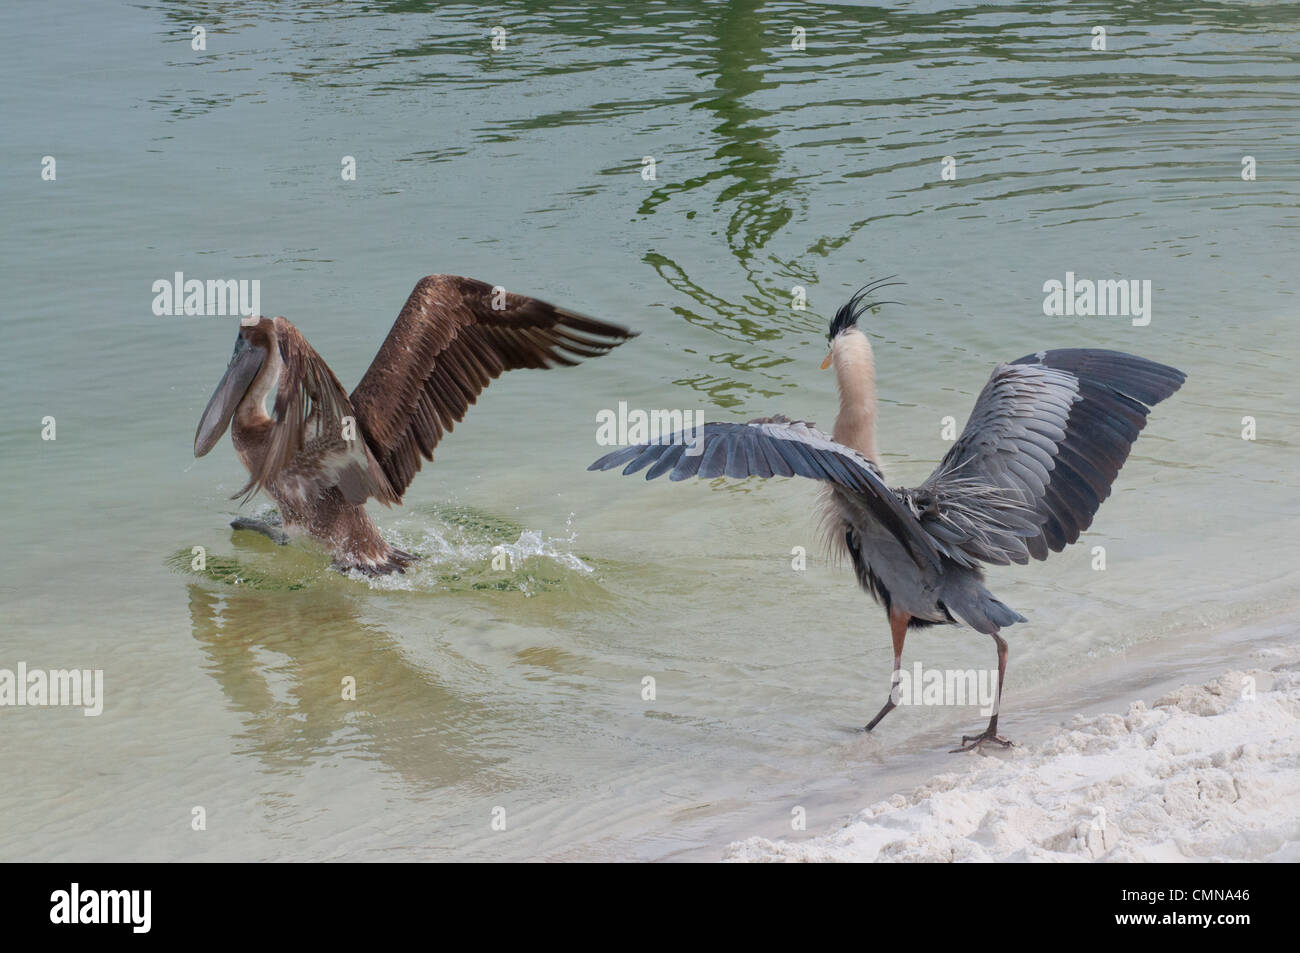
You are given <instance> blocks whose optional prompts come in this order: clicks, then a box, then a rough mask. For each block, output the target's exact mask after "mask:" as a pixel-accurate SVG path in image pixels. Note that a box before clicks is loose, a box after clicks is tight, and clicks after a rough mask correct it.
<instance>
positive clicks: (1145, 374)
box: [903, 348, 1186, 565]
mask: <svg viewBox="0 0 1300 953" xmlns="http://www.w3.org/2000/svg"><path fill="white" fill-rule="evenodd" d="M1185 379H1186V375H1185V374H1183V372H1182V371H1179V370H1176V369H1175V368H1172V367H1167V366H1165V365H1164V364H1157V363H1156V362H1155V361H1148V360H1146V359H1145V358H1141V357H1134V356H1132V355H1131V354H1123V353H1120V352H1119V351H1105V350H1096V349H1088V348H1071V349H1065V350H1057V351H1039V352H1038V353H1037V354H1030V355H1027V356H1026V357H1022V358H1020V360H1018V361H1015V362H1013V363H1011V364H1000V365H998V367H997V368H995V369H994V371H993V376H992V377H991V378H990V379H989V382H988V383H987V384H986V385H985V386H984V390H983V391H982V392H981V393H980V395H979V398H978V399H977V400H976V401H975V407H974V409H973V410H971V415H970V419H969V420H968V421H967V422H966V428H965V429H964V430H963V431H962V433H961V436H960V437H958V438H957V442H956V443H954V444H953V445H952V448H951V449H950V450H949V451H948V453H947V454H946V455H945V456H944V458H943V460H942V461H941V462H940V463H939V466H938V468H937V469H936V470H935V471H934V473H933V474H931V475H930V477H929V479H927V480H926V481H925V483H923V484H921V486H919V487H917V488H916V489H914V490H907V491H903V493H904V495H905V496H906V497H908V498H909V499H910V501H911V504H912V507H913V508H914V509H915V510H916V511H917V512H918V513H919V514H920V518H921V525H922V526H923V527H924V528H925V530H926V531H927V532H929V533H930V535H932V536H933V537H934V538H935V540H936V542H937V543H938V544H939V545H940V547H941V548H942V549H943V551H944V552H945V553H946V554H947V555H949V556H950V557H952V558H953V559H955V560H957V561H958V562H960V563H962V564H964V565H972V564H973V560H982V561H984V562H989V563H996V564H999V565H1004V564H1006V563H1008V562H1017V563H1025V562H1028V561H1029V557H1030V556H1033V557H1034V558H1035V559H1046V558H1047V553H1048V550H1049V549H1050V550H1053V551H1055V552H1058V553H1059V552H1060V551H1061V550H1062V549H1064V548H1065V547H1066V545H1068V544H1069V543H1073V542H1075V541H1076V540H1077V539H1078V538H1079V534H1080V533H1081V532H1082V531H1083V530H1085V529H1087V528H1088V526H1089V525H1091V523H1092V518H1093V516H1094V515H1095V514H1096V512H1097V508H1098V507H1099V506H1101V501H1102V500H1104V499H1106V497H1107V496H1109V495H1110V487H1111V483H1112V482H1114V480H1115V477H1116V475H1117V474H1118V473H1119V470H1120V467H1122V466H1123V465H1124V461H1125V460H1126V459H1127V458H1128V453H1129V449H1130V448H1131V447H1132V446H1133V441H1134V440H1136V439H1137V435H1138V432H1139V431H1140V430H1141V429H1142V428H1143V427H1144V426H1145V425H1146V419H1147V414H1148V413H1149V412H1150V410H1151V407H1153V406H1154V405H1156V404H1158V403H1159V402H1160V401H1162V400H1164V399H1165V398H1166V397H1168V396H1169V395H1170V394H1172V393H1174V391H1176V390H1178V388H1179V387H1180V386H1182V383H1183V381H1184V380H1185Z"/></svg>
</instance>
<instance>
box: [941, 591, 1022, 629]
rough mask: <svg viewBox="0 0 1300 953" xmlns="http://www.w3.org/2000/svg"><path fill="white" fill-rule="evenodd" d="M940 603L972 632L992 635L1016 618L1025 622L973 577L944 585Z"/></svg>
mask: <svg viewBox="0 0 1300 953" xmlns="http://www.w3.org/2000/svg"><path fill="white" fill-rule="evenodd" d="M943 604H944V605H945V606H946V607H947V609H948V611H949V612H951V613H952V614H953V615H955V616H956V617H957V618H959V619H961V621H962V622H965V623H966V624H967V625H968V626H970V627H971V628H972V629H974V630H975V631H976V632H983V633H984V634H985V635H993V634H995V633H996V632H997V631H998V630H999V629H1001V628H1004V627H1006V626H1008V625H1015V624H1016V623H1017V622H1028V621H1029V620H1028V619H1026V618H1025V617H1024V616H1022V615H1021V614H1020V613H1019V612H1017V611H1016V610H1015V609H1013V608H1011V607H1010V606H1009V605H1007V604H1006V603H1005V602H1003V601H1001V600H1000V599H997V598H995V597H994V595H993V593H991V592H989V591H988V590H987V589H985V588H984V586H983V585H981V584H980V583H979V582H978V581H977V580H975V579H973V578H965V579H961V580H959V581H956V585H949V586H945V587H944V592H943Z"/></svg>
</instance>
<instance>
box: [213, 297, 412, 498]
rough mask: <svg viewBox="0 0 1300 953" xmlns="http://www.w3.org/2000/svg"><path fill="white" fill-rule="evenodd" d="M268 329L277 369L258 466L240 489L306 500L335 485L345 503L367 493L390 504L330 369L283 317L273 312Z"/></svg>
mask: <svg viewBox="0 0 1300 953" xmlns="http://www.w3.org/2000/svg"><path fill="white" fill-rule="evenodd" d="M275 332H276V342H277V344H276V346H277V347H278V348H279V349H280V359H281V360H282V361H283V363H284V367H283V369H282V370H281V371H280V380H279V385H278V387H277V389H276V396H275V409H274V412H273V414H272V417H273V423H272V426H271V433H270V437H269V439H268V441H267V444H266V453H265V455H264V456H263V458H262V464H261V466H260V467H259V468H258V470H257V472H256V473H254V474H253V475H252V476H251V478H250V479H249V481H248V483H247V484H246V485H245V486H244V487H243V489H242V490H240V493H241V494H246V496H252V494H253V493H254V492H256V491H257V490H259V489H266V488H267V487H268V486H270V484H271V483H278V484H279V488H280V489H281V491H282V492H284V493H287V494H288V495H290V496H295V495H296V496H299V497H302V498H304V499H309V498H314V497H316V496H319V494H320V493H321V491H323V490H324V489H327V488H328V487H331V486H337V487H338V488H339V490H340V491H341V492H342V493H343V496H344V497H345V498H346V499H347V501H348V502H349V503H364V502H365V501H366V500H367V499H368V498H369V497H372V496H373V497H375V498H376V499H378V500H380V501H381V502H384V503H395V502H398V496H397V494H396V493H394V492H393V488H392V486H391V485H390V484H389V481H388V478H387V477H386V476H385V475H384V472H383V471H382V470H381V469H380V468H379V466H378V465H377V463H376V462H375V460H374V458H373V457H372V456H371V455H370V452H369V450H368V448H367V447H366V443H365V440H364V438H363V437H362V436H361V434H360V433H359V432H358V431H357V428H356V424H355V420H356V413H355V411H354V410H353V406H352V403H351V402H350V401H349V400H348V394H347V391H345V390H344V389H343V385H342V384H340V383H339V379H338V378H337V377H335V376H334V372H333V371H331V370H330V369H329V366H328V365H327V364H326V363H325V361H324V360H322V359H321V356H320V355H319V354H317V353H316V350H315V348H313V347H312V346H311V345H310V344H308V343H307V339H306V338H304V337H303V336H302V334H301V333H300V332H299V331H298V329H297V328H295V327H294V326H293V325H292V324H290V323H289V322H288V321H287V320H285V319H284V318H276V319H275ZM349 418H350V419H351V420H352V421H353V423H352V425H351V426H350V427H349V426H348V419H349ZM236 495H239V494H236Z"/></svg>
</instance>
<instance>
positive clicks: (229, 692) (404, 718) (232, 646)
mask: <svg viewBox="0 0 1300 953" xmlns="http://www.w3.org/2000/svg"><path fill="white" fill-rule="evenodd" d="M187 588H188V592H189V608H190V620H191V625H192V628H193V634H194V638H195V639H196V640H197V641H198V642H199V643H200V644H201V645H202V646H203V651H204V654H205V655H206V656H207V660H208V663H207V665H206V666H205V671H207V673H208V674H209V675H211V676H212V677H213V678H214V679H215V680H216V681H217V683H218V684H219V685H220V686H221V690H222V692H223V693H224V694H225V695H226V697H227V698H228V699H229V700H230V705H231V708H232V709H233V710H234V711H235V712H236V713H238V714H239V716H240V718H241V720H242V721H243V723H244V733H243V735H242V736H241V737H240V741H241V742H242V746H241V751H242V752H243V753H246V754H251V755H254V756H255V757H256V758H258V760H259V761H261V762H262V763H263V764H264V765H265V766H266V767H267V768H268V769H269V770H272V771H275V772H283V771H286V770H290V769H296V768H301V767H304V766H306V765H309V764H311V763H313V762H316V761H320V760H325V759H328V758H332V757H336V756H339V755H341V754H342V755H345V756H347V755H350V756H354V757H361V758H367V759H372V758H373V759H375V760H377V761H379V762H380V763H382V764H383V765H384V766H385V767H386V768H388V769H389V770H391V771H393V772H395V773H396V774H398V775H400V776H401V777H402V778H403V779H405V780H406V781H409V782H411V783H413V784H415V785H418V786H419V787H420V788H422V789H427V788H431V787H442V786H445V785H448V784H454V783H457V782H461V781H464V780H466V779H467V778H469V777H472V776H473V775H476V774H478V773H479V772H481V771H483V770H484V769H486V768H488V767H489V766H490V764H491V762H490V761H489V760H487V759H485V758H484V757H482V755H481V754H480V753H479V749H478V747H477V744H476V740H478V741H481V738H482V729H483V728H484V725H485V722H486V720H487V716H486V711H485V709H484V708H483V707H482V706H481V705H480V704H479V703H478V702H477V700H475V699H471V698H467V697H466V696H464V695H458V694H455V693H453V692H452V691H450V690H449V689H448V688H447V686H446V685H445V684H443V682H442V681H440V680H439V678H438V676H437V675H436V673H433V672H429V671H426V670H424V669H422V668H420V667H418V666H416V665H413V664H412V663H411V662H410V661H408V660H407V658H405V656H404V654H403V651H402V647H401V646H400V645H399V644H398V643H397V642H395V641H394V640H393V639H392V638H391V637H390V636H389V634H388V633H387V632H386V631H385V630H384V629H383V628H381V627H380V626H377V625H374V624H372V623H367V622H363V621H362V620H361V619H360V618H359V617H358V614H357V603H356V602H354V600H353V599H352V598H351V597H350V596H347V595H344V594H342V593H340V592H337V591H331V590H330V589H328V588H326V587H316V588H314V589H312V590H310V591H302V592H283V591H256V590H249V589H245V588H240V587H237V586H234V587H229V588H223V589H220V590H218V589H215V588H208V587H206V586H202V585H198V584H195V583H191V584H189V586H188V587H187ZM347 676H350V677H352V678H354V679H355V680H356V701H347V700H344V699H343V698H342V697H341V696H342V686H343V679H344V678H345V677H347Z"/></svg>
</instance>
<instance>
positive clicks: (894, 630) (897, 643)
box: [865, 610, 912, 731]
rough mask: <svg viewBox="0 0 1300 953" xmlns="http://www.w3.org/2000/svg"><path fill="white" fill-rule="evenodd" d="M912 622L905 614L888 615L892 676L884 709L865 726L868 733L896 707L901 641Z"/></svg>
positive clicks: (900, 664) (891, 612)
mask: <svg viewBox="0 0 1300 953" xmlns="http://www.w3.org/2000/svg"><path fill="white" fill-rule="evenodd" d="M910 621H912V617H911V616H910V615H908V614H907V613H906V612H898V613H895V612H894V611H893V610H890V613H889V634H890V636H892V637H893V640H894V674H893V676H892V677H891V678H890V680H889V698H888V699H887V700H886V701H885V707H884V708H882V709H880V712H879V714H877V715H876V717H875V718H872V719H871V722H870V723H869V724H868V725H867V727H866V729H865V730H867V731H870V730H871V729H872V728H874V727H876V725H878V724H880V719H882V718H884V717H885V716H886V715H888V714H889V713H890V712H891V711H893V710H894V709H895V708H897V707H898V703H897V702H896V701H895V700H894V699H895V696H896V695H897V694H898V680H899V677H898V672H899V669H900V668H901V667H902V664H903V640H904V639H905V638H907V623H909V622H910Z"/></svg>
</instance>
